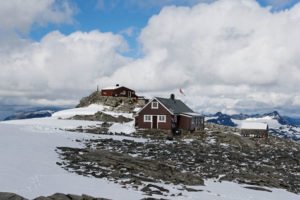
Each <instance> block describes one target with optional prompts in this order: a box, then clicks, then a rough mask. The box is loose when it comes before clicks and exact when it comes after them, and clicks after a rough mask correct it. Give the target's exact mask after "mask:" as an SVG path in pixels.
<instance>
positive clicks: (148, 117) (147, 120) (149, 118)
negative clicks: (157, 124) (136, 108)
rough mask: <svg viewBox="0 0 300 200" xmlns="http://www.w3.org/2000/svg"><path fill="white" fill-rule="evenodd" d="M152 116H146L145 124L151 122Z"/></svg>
mask: <svg viewBox="0 0 300 200" xmlns="http://www.w3.org/2000/svg"><path fill="white" fill-rule="evenodd" d="M151 119H152V118H151V115H144V122H151V121H152V120H151Z"/></svg>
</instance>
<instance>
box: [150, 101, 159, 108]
mask: <svg viewBox="0 0 300 200" xmlns="http://www.w3.org/2000/svg"><path fill="white" fill-rule="evenodd" d="M151 108H152V109H158V102H156V101H154V102H152V103H151Z"/></svg>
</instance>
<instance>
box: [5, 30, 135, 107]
mask: <svg viewBox="0 0 300 200" xmlns="http://www.w3.org/2000/svg"><path fill="white" fill-rule="evenodd" d="M122 49H124V50H125V49H126V43H125V42H124V40H123V39H122V38H121V37H120V36H117V35H113V34H112V33H101V32H99V31H92V32H74V33H72V34H70V35H63V34H61V33H60V32H58V31H54V32H50V33H49V34H47V35H46V36H45V37H44V38H42V40H41V41H40V42H27V44H24V45H23V47H22V48H20V47H19V48H18V50H13V51H11V52H9V53H8V54H4V53H3V54H0V65H1V74H0V94H2V95H4V96H15V98H19V97H26V96H27V97H29V99H28V101H29V102H30V103H33V102H34V101H33V100H36V102H38V103H40V102H47V101H45V100H44V99H49V100H53V101H54V100H55V101H56V102H64V101H57V99H65V100H68V99H71V100H73V99H74V96H76V97H77V98H80V95H83V94H86V92H87V91H91V90H92V88H93V89H94V88H96V86H97V84H99V83H98V82H97V79H98V78H99V77H101V76H110V75H111V74H112V73H113V71H114V70H115V69H116V68H117V67H119V66H122V65H124V64H125V63H127V62H128V61H129V59H128V58H125V57H123V56H121V55H120V54H119V52H120V51H121V50H122ZM30 99H31V100H30ZM32 99H33V100H32Z"/></svg>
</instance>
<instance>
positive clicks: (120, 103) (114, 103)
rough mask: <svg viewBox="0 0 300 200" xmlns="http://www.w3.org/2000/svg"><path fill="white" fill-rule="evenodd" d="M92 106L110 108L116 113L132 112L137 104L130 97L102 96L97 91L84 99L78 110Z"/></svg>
mask: <svg viewBox="0 0 300 200" xmlns="http://www.w3.org/2000/svg"><path fill="white" fill-rule="evenodd" d="M91 104H102V105H105V106H110V107H111V108H112V109H113V110H115V111H123V112H132V111H133V109H134V108H135V107H136V105H137V102H136V101H134V99H132V98H128V97H110V96H101V94H100V92H98V91H95V92H93V93H92V94H90V95H89V96H87V97H83V98H82V99H81V100H80V102H79V104H78V105H77V106H76V108H80V107H86V106H88V105H91Z"/></svg>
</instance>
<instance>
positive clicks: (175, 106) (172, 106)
mask: <svg viewBox="0 0 300 200" xmlns="http://www.w3.org/2000/svg"><path fill="white" fill-rule="evenodd" d="M155 98H156V99H157V100H158V101H159V102H160V103H162V104H163V105H164V106H165V107H166V108H167V109H168V110H170V111H171V112H172V113H174V114H180V113H185V112H188V113H190V112H194V111H193V110H192V109H190V108H189V107H188V106H187V105H185V104H184V103H183V102H182V101H181V100H178V99H174V100H173V99H170V98H168V99H167V98H160V97H155Z"/></svg>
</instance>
